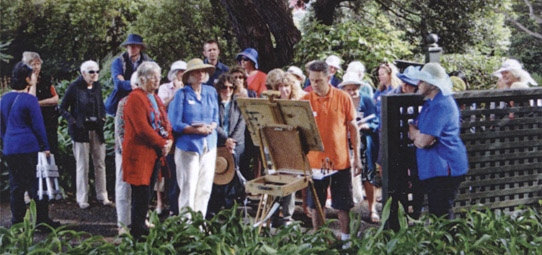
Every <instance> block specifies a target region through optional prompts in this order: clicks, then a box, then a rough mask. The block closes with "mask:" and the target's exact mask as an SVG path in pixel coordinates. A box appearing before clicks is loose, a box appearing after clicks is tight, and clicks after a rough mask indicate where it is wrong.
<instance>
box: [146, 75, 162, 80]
mask: <svg viewBox="0 0 542 255" xmlns="http://www.w3.org/2000/svg"><path fill="white" fill-rule="evenodd" d="M145 77H147V80H154V81H159V80H160V79H162V77H161V76H158V75H147V76H145Z"/></svg>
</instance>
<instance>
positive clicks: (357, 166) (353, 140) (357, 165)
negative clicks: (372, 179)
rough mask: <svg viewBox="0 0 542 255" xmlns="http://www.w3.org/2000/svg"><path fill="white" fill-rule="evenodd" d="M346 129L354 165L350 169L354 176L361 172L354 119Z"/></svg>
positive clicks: (357, 136)
mask: <svg viewBox="0 0 542 255" xmlns="http://www.w3.org/2000/svg"><path fill="white" fill-rule="evenodd" d="M348 131H349V132H350V143H352V149H353V150H354V165H353V166H352V168H353V169H352V170H353V171H354V176H357V175H359V174H361V168H362V165H361V157H360V155H359V150H360V147H359V146H360V143H359V129H358V124H357V122H356V120H352V121H351V122H350V123H349V125H348Z"/></svg>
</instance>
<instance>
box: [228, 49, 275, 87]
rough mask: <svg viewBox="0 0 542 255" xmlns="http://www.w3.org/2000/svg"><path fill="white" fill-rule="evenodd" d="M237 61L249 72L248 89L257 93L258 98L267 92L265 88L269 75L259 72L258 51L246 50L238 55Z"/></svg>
mask: <svg viewBox="0 0 542 255" xmlns="http://www.w3.org/2000/svg"><path fill="white" fill-rule="evenodd" d="M235 60H237V61H238V62H239V65H241V66H242V67H243V68H245V70H246V71H247V83H248V87H247V89H249V90H254V91H256V93H257V95H258V97H260V95H261V94H262V92H264V91H266V90H267V87H266V86H265V80H266V79H267V75H266V74H265V73H264V72H262V71H260V70H258V51H256V50H255V49H253V48H246V49H245V50H243V51H242V52H241V53H239V54H237V56H236V57H235Z"/></svg>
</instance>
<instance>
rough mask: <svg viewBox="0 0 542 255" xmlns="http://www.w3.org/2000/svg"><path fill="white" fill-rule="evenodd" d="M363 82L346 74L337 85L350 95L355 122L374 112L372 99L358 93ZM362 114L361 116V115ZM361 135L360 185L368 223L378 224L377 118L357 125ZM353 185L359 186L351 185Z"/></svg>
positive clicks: (356, 76) (352, 75) (355, 76)
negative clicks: (363, 160)
mask: <svg viewBox="0 0 542 255" xmlns="http://www.w3.org/2000/svg"><path fill="white" fill-rule="evenodd" d="M362 84H363V82H362V81H361V80H359V75H358V74H357V73H353V72H347V73H346V74H344V76H343V81H342V82H341V83H339V88H340V89H342V90H344V91H345V92H346V93H348V94H349V95H350V98H351V99H352V102H353V103H354V106H356V110H357V115H358V116H357V118H356V120H357V121H361V119H362V118H366V117H368V116H370V115H374V114H375V112H376V109H375V104H374V102H373V99H372V98H371V97H369V96H367V95H364V94H361V93H360V87H361V86H362ZM362 114H363V115H362ZM358 124H361V125H359V128H360V134H361V142H362V144H364V145H365V148H362V150H361V151H360V155H361V153H364V156H365V164H363V169H362V171H361V184H362V185H363V189H365V193H366V195H367V203H368V206H369V211H370V215H369V218H370V221H371V222H373V223H376V222H380V217H379V215H378V212H377V210H376V203H375V201H376V194H375V184H376V179H375V173H376V159H377V158H376V157H377V155H378V154H377V150H376V148H377V147H376V146H375V142H378V137H377V136H378V133H377V128H378V118H372V119H368V120H367V121H365V122H363V123H358ZM353 185H359V184H357V183H353Z"/></svg>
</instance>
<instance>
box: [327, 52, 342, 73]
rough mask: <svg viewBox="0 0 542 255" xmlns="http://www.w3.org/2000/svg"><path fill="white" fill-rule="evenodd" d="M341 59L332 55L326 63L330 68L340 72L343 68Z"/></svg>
mask: <svg viewBox="0 0 542 255" xmlns="http://www.w3.org/2000/svg"><path fill="white" fill-rule="evenodd" d="M341 61H342V60H341V58H339V57H337V56H335V55H331V56H329V57H327V58H326V63H327V65H328V66H333V67H335V68H337V69H339V70H342V68H341Z"/></svg>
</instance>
